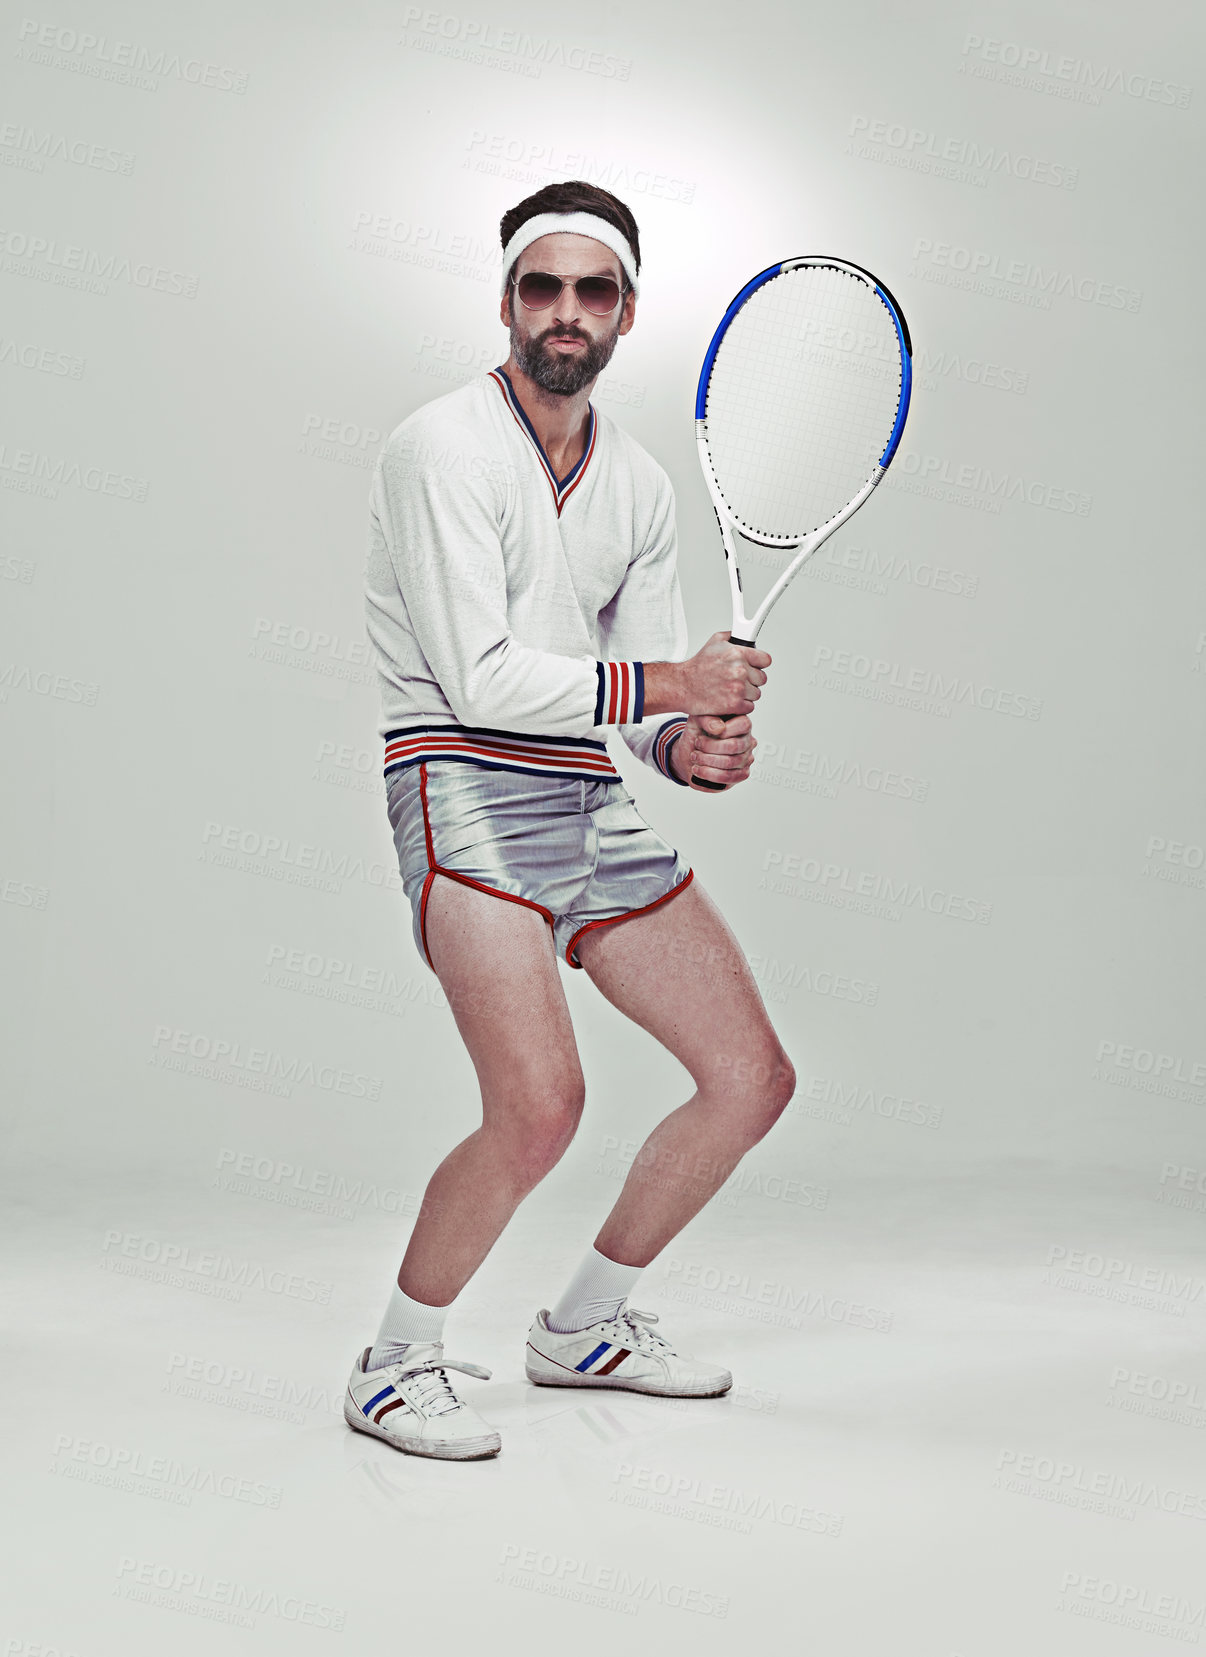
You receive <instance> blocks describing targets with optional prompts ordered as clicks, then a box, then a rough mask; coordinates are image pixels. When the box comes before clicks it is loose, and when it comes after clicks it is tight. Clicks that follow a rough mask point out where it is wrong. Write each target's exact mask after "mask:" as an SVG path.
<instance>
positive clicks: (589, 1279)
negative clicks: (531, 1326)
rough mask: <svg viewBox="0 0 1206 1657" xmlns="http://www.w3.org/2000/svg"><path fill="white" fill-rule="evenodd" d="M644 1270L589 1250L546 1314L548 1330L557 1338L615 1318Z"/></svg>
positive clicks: (595, 1250) (642, 1267) (641, 1267)
mask: <svg viewBox="0 0 1206 1657" xmlns="http://www.w3.org/2000/svg"><path fill="white" fill-rule="evenodd" d="M644 1270H645V1268H644V1266H621V1265H620V1263H619V1261H617V1260H609V1259H608V1258H607V1256H606V1255H605V1254H600V1253H599V1251H598V1249H596V1248H592V1249H591V1251H590V1253H589V1254H588V1255H587V1256H586V1259H585V1260H583V1262H582V1264H581V1265H580V1266H579V1267H578V1270H577V1271H576V1272H575V1273H574V1275H573V1277H572V1278H571V1279H570V1281H569V1283H568V1284H567V1285H566V1288H565V1293H564V1294H563V1295H562V1296H561V1299H560V1300H559V1301H558V1302H557V1304H556V1305H555V1306H553V1307H551V1308H550V1310H549V1318H548V1322H549V1328H550V1329H552V1330H553V1331H554V1333H555V1334H558V1335H567V1334H569V1333H570V1331H571V1330H573V1329H587V1328H589V1327H590V1325H591V1324H592V1323H603V1322H604V1321H605V1320H606V1319H607V1318H614V1317H615V1316H616V1314H617V1312H618V1311H619V1310H620V1307H621V1306H622V1305H623V1304H624V1302H625V1300H627V1298H628V1294H629V1291H630V1290H631V1289H632V1286H633V1284H634V1283H635V1282H636V1280H637V1278H638V1277H639V1276H640V1275H641V1273H642V1272H643V1271H644Z"/></svg>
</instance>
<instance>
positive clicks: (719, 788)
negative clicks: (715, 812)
mask: <svg viewBox="0 0 1206 1657" xmlns="http://www.w3.org/2000/svg"><path fill="white" fill-rule="evenodd" d="M729 643H730V644H740V645H744V647H745V648H746V649H747V650H753V649H755V648H756V647H755V645H754V641H753V639H737V638H734V637H733V635H732V633H730V634H729ZM716 717H717V718H718V719H736V718H737V717H738V716H737V714H735V713H721V714H717V716H716ZM691 780H692V782H694V784H695V786H696V788H710V789H711V790H712V792H713V794H723V793H725V791H726V790H727V789H728V786H729V785H728V783H727V782H709V781H708V779H707V778H706V777H693V778H692V779H691Z"/></svg>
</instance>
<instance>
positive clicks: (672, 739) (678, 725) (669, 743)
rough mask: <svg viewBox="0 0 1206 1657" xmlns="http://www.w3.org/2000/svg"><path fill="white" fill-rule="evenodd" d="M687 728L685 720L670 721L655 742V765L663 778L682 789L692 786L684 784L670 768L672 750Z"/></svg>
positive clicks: (658, 734)
mask: <svg viewBox="0 0 1206 1657" xmlns="http://www.w3.org/2000/svg"><path fill="white" fill-rule="evenodd" d="M686 728H687V721H686V720H685V719H668V720H667V721H666V723H665V724H664V725H663V726H662V728H661V730H660V731H659V732H658V733H657V736H656V737H655V738H654V742H653V763H654V764H655V765H656V766H657V768H658V770H659V771H660V772H661V773H662V775H663V776H665V777H669V778H670V781H671V782H676V783H677V784H678V785H679V787H680V788H690V786H691V784H690V783H689V782H684V781H683V779H682V778H681V777H679V776H676V775H675V774H674V771H673V770H672V769H671V766H670V750H671V749H672V748H673V747H674V744H675V743H676V742H677V741H678V739H679V737H680V736H682V734H683V732H684V731H685V730H686Z"/></svg>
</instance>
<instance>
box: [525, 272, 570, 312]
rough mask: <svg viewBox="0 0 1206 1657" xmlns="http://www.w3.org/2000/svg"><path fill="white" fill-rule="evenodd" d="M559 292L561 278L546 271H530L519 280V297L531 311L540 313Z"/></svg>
mask: <svg viewBox="0 0 1206 1657" xmlns="http://www.w3.org/2000/svg"><path fill="white" fill-rule="evenodd" d="M560 292H561V278H560V277H559V276H550V275H549V274H548V273H547V271H543V270H530V271H529V272H528V274H527V275H526V276H521V277H520V278H519V297H520V299H522V300H523V302H524V304H525V305H527V306H528V307H529V309H531V310H533V311H542V310H543V309H544V308H545V306H546V305H551V304H552V303H553V301H554V299H556V297H557V295H558V294H559V293H560Z"/></svg>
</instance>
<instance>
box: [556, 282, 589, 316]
mask: <svg viewBox="0 0 1206 1657" xmlns="http://www.w3.org/2000/svg"><path fill="white" fill-rule="evenodd" d="M581 316H582V306H581V305H580V304H579V302H578V292H577V289H576V288H575V287H574V284H573V283H572V282H567V283H566V284H565V286H564V287H563V288H562V290H561V292H560V293H559V294H558V295H557V299H556V301H555V303H554V305H553V320H554V322H565V323H569V322H578V321H579V320H580V319H581Z"/></svg>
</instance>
